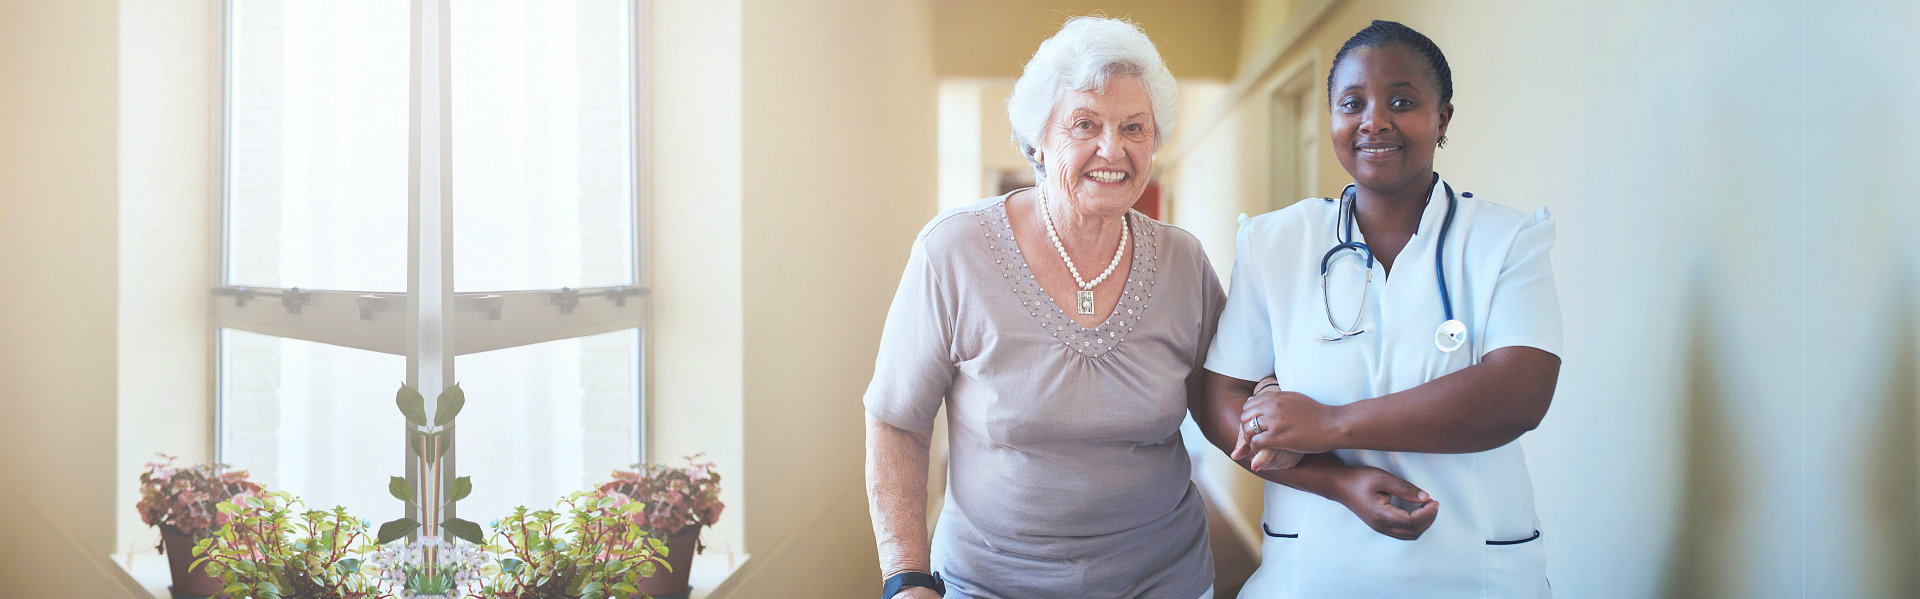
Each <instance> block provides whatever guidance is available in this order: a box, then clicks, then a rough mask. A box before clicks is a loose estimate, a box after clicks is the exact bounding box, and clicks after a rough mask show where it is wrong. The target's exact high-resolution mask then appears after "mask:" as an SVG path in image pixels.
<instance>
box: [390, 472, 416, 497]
mask: <svg viewBox="0 0 1920 599" xmlns="http://www.w3.org/2000/svg"><path fill="white" fill-rule="evenodd" d="M387 493H389V494H391V495H393V498H394V499H398V500H401V501H407V502H411V501H413V486H412V485H408V484H407V479H405V478H401V477H398V476H389V477H387Z"/></svg>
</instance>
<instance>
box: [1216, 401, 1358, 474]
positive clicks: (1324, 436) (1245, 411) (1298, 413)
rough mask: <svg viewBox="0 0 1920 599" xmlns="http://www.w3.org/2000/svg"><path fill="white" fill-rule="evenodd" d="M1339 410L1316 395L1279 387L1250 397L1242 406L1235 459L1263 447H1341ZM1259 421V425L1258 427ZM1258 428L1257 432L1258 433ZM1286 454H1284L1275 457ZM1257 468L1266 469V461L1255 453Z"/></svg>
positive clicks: (1310, 449)
mask: <svg viewBox="0 0 1920 599" xmlns="http://www.w3.org/2000/svg"><path fill="white" fill-rule="evenodd" d="M1338 411H1339V409H1338V408H1336V407H1334V406H1329V405H1326V404H1323V403H1320V402H1318V401H1314V399H1313V398H1311V397H1307V396H1305V395H1302V394H1299V393H1295V392H1292V391H1281V390H1280V388H1278V387H1268V388H1267V389H1266V390H1264V391H1261V392H1259V393H1256V394H1254V396H1253V397H1249V398H1247V402H1246V404H1245V405H1244V406H1242V407H1241V409H1240V439H1239V441H1238V442H1237V443H1235V444H1234V448H1233V454H1232V457H1233V459H1236V460H1238V459H1243V458H1245V457H1246V456H1247V455H1249V454H1254V453H1255V452H1259V451H1261V450H1268V449H1280V450H1286V451H1291V452H1297V453H1324V452H1328V451H1333V450H1335V449H1339V447H1338V445H1337V444H1336V437H1337V436H1338V435H1337V432H1338V431H1337V430H1336V429H1337V423H1336V422H1337V416H1338ZM1256 421H1257V423H1258V425H1259V428H1258V429H1255V428H1254V424H1255V422H1256ZM1256 430H1258V432H1255V431H1256ZM1276 457H1283V456H1276ZM1254 458H1255V460H1254V461H1255V463H1254V465H1253V469H1254V470H1256V471H1257V470H1263V469H1265V468H1264V467H1263V466H1265V465H1266V461H1264V460H1260V459H1259V458H1260V456H1259V455H1257V454H1256V455H1254Z"/></svg>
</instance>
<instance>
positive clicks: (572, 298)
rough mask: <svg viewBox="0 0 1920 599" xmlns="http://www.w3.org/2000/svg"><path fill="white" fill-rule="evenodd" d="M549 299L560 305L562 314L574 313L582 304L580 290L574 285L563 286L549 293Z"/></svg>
mask: <svg viewBox="0 0 1920 599" xmlns="http://www.w3.org/2000/svg"><path fill="white" fill-rule="evenodd" d="M548 298H549V301H551V302H553V305H555V306H559V307H560V313H561V314H572V313H573V309H574V308H575V307H576V306H579V305H580V291H579V290H576V289H574V288H572V287H561V288H560V290H559V291H555V292H553V293H551V294H548Z"/></svg>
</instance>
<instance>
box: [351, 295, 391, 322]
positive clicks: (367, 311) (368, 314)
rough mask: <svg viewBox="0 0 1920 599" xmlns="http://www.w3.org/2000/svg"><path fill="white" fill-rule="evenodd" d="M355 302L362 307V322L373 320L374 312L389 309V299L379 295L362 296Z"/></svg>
mask: <svg viewBox="0 0 1920 599" xmlns="http://www.w3.org/2000/svg"><path fill="white" fill-rule="evenodd" d="M353 301H354V303H355V304H358V305H359V306H360V320H373V313H374V312H376V311H380V310H385V309H387V298H384V297H380V296H378V295H362V296H360V297H357V298H354V300H353Z"/></svg>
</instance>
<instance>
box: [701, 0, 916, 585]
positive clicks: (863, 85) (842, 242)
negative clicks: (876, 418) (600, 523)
mask: <svg viewBox="0 0 1920 599" xmlns="http://www.w3.org/2000/svg"><path fill="white" fill-rule="evenodd" d="M747 6H748V10H747V11H746V18H745V23H744V27H743V31H744V38H745V44H744V47H745V51H744V52H743V54H744V67H743V77H744V81H745V85H744V90H743V91H744V96H745V98H746V100H745V106H744V115H743V119H742V122H743V127H742V128H743V130H744V139H743V146H744V147H745V161H744V162H745V164H746V165H748V166H747V168H746V169H745V175H744V177H743V185H744V195H743V206H742V210H741V212H742V216H743V223H742V229H743V239H742V242H743V243H742V262H743V264H744V267H743V269H742V271H743V287H744V289H745V297H746V301H745V316H744V330H745V332H746V344H745V347H746V360H745V363H746V368H745V372H746V380H745V385H746V410H745V418H746V422H745V444H746V455H747V468H746V473H745V474H746V479H747V502H748V504H749V505H751V506H752V507H751V509H750V510H749V511H748V513H747V514H746V519H747V538H746V540H747V547H748V549H749V551H751V552H752V553H753V554H754V563H750V564H749V568H751V569H752V570H751V571H750V572H748V573H747V574H746V575H745V576H744V577H743V579H742V580H740V581H738V586H737V587H736V591H737V592H734V593H731V594H730V595H729V596H737V597H774V596H781V597H823V598H824V597H846V596H859V595H862V594H867V593H872V592H873V591H874V590H876V589H878V588H879V582H880V580H879V565H878V562H877V561H876V557H875V553H874V546H873V536H872V526H871V524H870V523H869V522H868V520H867V509H866V494H865V485H864V483H863V473H862V463H863V462H862V453H863V448H864V437H865V435H864V430H865V429H864V428H863V426H862V424H861V423H862V420H861V414H862V411H863V409H862V407H861V404H860V397H861V395H862V394H863V393H864V392H865V391H866V386H867V381H868V379H870V378H871V376H872V373H873V359H874V351H875V346H876V344H877V343H878V340H879V338H880V325H881V323H882V322H883V321H884V319H885V317H886V309H887V306H888V304H889V303H890V301H891V300H892V297H893V290H894V288H895V286H896V285H898V283H899V280H900V272H901V270H902V268H903V267H904V266H905V264H906V262H905V260H906V251H905V250H906V248H907V247H908V246H909V245H910V244H911V243H912V240H913V236H914V235H915V234H916V233H917V232H918V231H919V230H920V227H921V226H922V225H924V224H925V223H926V221H927V219H928V218H931V217H932V216H933V214H934V212H935V205H936V194H937V187H936V181H935V179H936V168H935V165H936V160H937V157H936V152H935V148H936V144H935V141H934V134H935V127H936V115H935V112H936V109H935V104H936V101H935V96H936V86H935V84H934V77H933V52H932V46H931V44H930V42H929V36H928V35H927V33H926V32H927V30H928V28H929V27H930V19H931V13H930V10H931V9H930V4H929V3H928V2H925V1H915V2H899V1H893V0H840V1H836V2H814V3H790V2H752V3H749V4H748V5H747Z"/></svg>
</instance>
